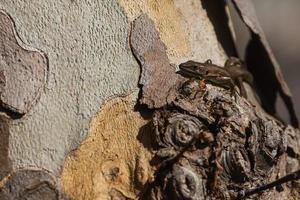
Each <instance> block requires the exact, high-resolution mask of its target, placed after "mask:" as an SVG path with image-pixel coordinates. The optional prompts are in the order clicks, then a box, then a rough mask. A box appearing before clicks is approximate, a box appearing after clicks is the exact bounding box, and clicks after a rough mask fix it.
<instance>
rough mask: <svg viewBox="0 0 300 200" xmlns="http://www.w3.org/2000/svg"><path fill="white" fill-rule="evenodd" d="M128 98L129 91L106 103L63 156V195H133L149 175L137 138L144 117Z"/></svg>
mask: <svg viewBox="0 0 300 200" xmlns="http://www.w3.org/2000/svg"><path fill="white" fill-rule="evenodd" d="M132 99H133V96H132V95H129V96H128V97H124V98H116V99H113V100H111V101H109V102H108V103H106V104H105V106H103V107H102V109H101V111H100V112H99V113H98V114H97V115H96V116H95V117H94V119H93V120H92V122H91V126H90V130H89V136H88V138H87V139H86V140H85V141H84V142H83V143H82V145H81V146H80V147H79V148H78V149H77V150H76V151H74V153H72V154H71V155H69V156H68V157H67V159H66V161H65V164H64V166H63V171H62V175H61V182H62V188H63V191H64V193H65V194H66V195H67V196H69V197H71V198H72V199H74V200H106V199H127V198H128V199H136V196H137V194H138V193H139V191H138V188H142V186H143V185H144V184H145V183H146V182H147V181H148V178H149V177H150V167H149V164H148V163H149V159H150V153H149V152H147V150H146V149H145V148H144V147H143V145H142V143H141V141H140V140H139V138H138V137H140V136H141V137H142V138H144V136H142V135H143V131H141V130H145V129H144V128H142V127H145V125H146V122H147V121H145V120H143V119H142V117H141V116H140V114H139V113H137V112H134V111H133V107H134V101H133V100H132ZM146 129H147V128H146ZM146 137H147V136H146ZM147 142H149V141H147Z"/></svg>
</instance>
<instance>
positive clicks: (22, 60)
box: [0, 10, 48, 115]
mask: <svg viewBox="0 0 300 200" xmlns="http://www.w3.org/2000/svg"><path fill="white" fill-rule="evenodd" d="M0 29H1V32H0V72H1V73H0V102H1V106H2V109H5V110H7V111H8V112H13V113H17V114H21V115H23V114H26V113H27V112H28V111H29V110H30V108H31V107H32V106H33V104H34V103H35V102H36V101H37V100H38V98H39V96H40V94H41V91H42V89H43V87H44V85H45V83H46V77H47V72H48V70H47V67H48V60H47V57H46V55H45V54H43V53H42V52H41V51H39V50H36V49H33V48H28V47H26V45H25V44H23V42H22V41H21V39H20V38H18V35H17V33H16V30H15V25H14V21H13V19H12V18H11V17H10V16H9V15H8V14H7V13H6V12H5V11H3V10H0Z"/></svg>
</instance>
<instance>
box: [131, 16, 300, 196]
mask: <svg viewBox="0 0 300 200" xmlns="http://www.w3.org/2000/svg"><path fill="white" fill-rule="evenodd" d="M149 20H150V19H147V18H146V17H145V16H141V17H140V18H138V19H137V20H136V21H135V23H134V29H133V33H132V35H131V36H132V37H131V42H132V48H133V52H134V53H135V55H136V57H137V59H138V60H139V61H140V62H141V67H142V74H143V73H144V74H143V76H141V80H142V83H143V88H142V97H141V98H142V99H143V98H145V97H148V98H150V100H151V101H143V100H142V103H144V104H146V105H147V106H148V107H150V108H153V103H152V102H157V101H160V102H162V101H161V99H163V100H164V105H163V106H161V107H160V108H158V109H156V110H155V112H154V115H153V119H152V122H151V124H152V127H153V129H154V130H155V131H154V132H155V133H154V134H155V138H156V144H157V146H155V147H153V149H154V151H155V152H156V154H155V155H156V156H155V157H154V158H153V160H152V162H151V163H152V165H154V166H155V167H156V171H155V173H154V180H153V181H152V182H151V183H150V185H149V187H148V191H147V192H146V193H145V194H144V196H142V198H141V199H156V200H158V199H193V200H198V199H235V198H236V197H237V194H238V192H239V191H242V190H246V189H250V188H255V187H257V186H260V185H263V184H266V183H269V182H271V181H273V180H276V179H277V178H279V177H281V176H284V175H286V174H288V173H291V172H293V171H295V169H297V168H299V160H298V158H299V157H298V156H299V155H298V146H299V142H300V140H299V131H298V130H296V129H294V128H292V127H291V126H286V125H283V124H282V123H281V122H280V121H278V120H276V119H275V118H273V117H271V116H270V115H268V114H266V113H265V112H264V111H263V110H262V108H261V107H260V106H255V105H254V104H252V103H251V102H250V101H248V100H247V99H245V98H244V97H241V96H240V95H239V93H238V91H236V92H235V94H232V92H231V91H228V90H226V89H224V88H221V87H217V86H213V85H211V84H204V85H203V83H200V82H199V80H193V79H186V78H183V77H180V76H179V75H177V74H175V71H173V72H170V73H157V68H159V66H160V65H164V66H168V65H167V64H166V63H164V62H162V63H159V61H161V60H160V59H159V57H163V56H164V55H161V54H162V53H164V48H163V47H162V46H154V47H153V46H150V45H148V41H144V42H143V43H141V42H140V39H139V38H140V37H141V34H142V33H143V32H142V31H140V29H142V30H148V31H147V33H149V32H150V33H155V31H154V30H153V29H155V28H154V26H153V25H151V22H149ZM149 29H150V30H149ZM150 35H151V34H150ZM159 40H160V39H159V37H155V38H154V39H153V37H151V40H149V43H150V44H155V43H158V42H159ZM138 44H139V45H138ZM151 47H152V48H151ZM157 48H158V49H157ZM145 52H146V53H145ZM156 52H159V53H156ZM149 54H150V55H152V54H154V55H156V59H155V61H154V60H153V58H152V57H148V56H147V55H149ZM156 79H157V80H158V81H157V82H156V81H155V80H156ZM161 80H173V81H174V82H175V84H164V91H168V92H167V93H161V91H160V90H157V88H160V86H161ZM145 85H146V86H147V88H148V89H147V90H146V89H145ZM247 92H248V93H253V92H254V91H253V90H252V89H251V87H250V88H249V90H248V91H247ZM149 93H151V95H152V96H151V95H149ZM250 96H253V94H252V95H250ZM252 101H253V100H252ZM291 138H294V139H295V142H294V143H293V144H291V143H290V142H291V141H290V140H291ZM291 162H292V163H293V169H291V164H290V163H291ZM295 191H299V186H297V185H293V184H291V183H289V184H287V185H286V186H285V190H284V191H281V192H279V189H277V190H271V191H268V192H265V193H259V194H258V195H253V196H254V197H253V198H258V199H270V198H271V199H290V198H295V199H297V198H299V194H297V192H295Z"/></svg>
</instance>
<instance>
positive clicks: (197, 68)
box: [179, 60, 209, 78]
mask: <svg viewBox="0 0 300 200" xmlns="http://www.w3.org/2000/svg"><path fill="white" fill-rule="evenodd" d="M179 73H180V74H182V75H187V76H189V77H195V78H197V77H199V76H200V77H201V76H206V75H207V74H208V73H209V70H208V69H207V63H206V62H205V63H200V62H195V61H192V60H189V61H187V62H185V63H181V64H180V65H179Z"/></svg>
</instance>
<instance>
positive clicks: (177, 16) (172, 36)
mask: <svg viewBox="0 0 300 200" xmlns="http://www.w3.org/2000/svg"><path fill="white" fill-rule="evenodd" d="M119 2H120V5H121V6H122V7H123V9H124V10H125V12H126V14H127V16H128V17H129V19H130V20H134V19H135V18H136V17H137V16H138V15H140V14H141V13H145V14H147V15H148V16H149V17H150V18H151V19H152V20H153V21H154V24H155V26H156V28H157V30H158V32H159V33H160V37H161V39H162V41H163V42H164V43H165V44H166V46H167V53H168V55H169V57H170V58H178V57H182V56H184V55H187V54H188V53H189V51H190V47H189V41H188V40H187V39H186V35H185V32H186V31H185V30H183V28H182V25H181V23H180V22H181V20H182V15H181V13H180V11H179V10H178V9H176V7H175V4H174V1H173V0H119Z"/></svg>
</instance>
